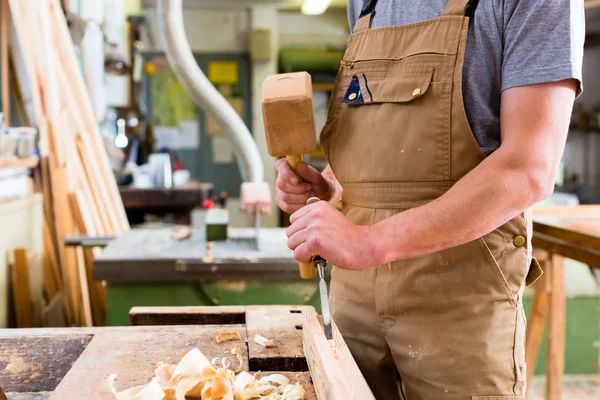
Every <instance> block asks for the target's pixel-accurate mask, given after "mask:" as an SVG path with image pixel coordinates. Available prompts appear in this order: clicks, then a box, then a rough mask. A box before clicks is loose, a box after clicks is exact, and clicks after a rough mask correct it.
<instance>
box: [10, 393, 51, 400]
mask: <svg viewBox="0 0 600 400" xmlns="http://www.w3.org/2000/svg"><path fill="white" fill-rule="evenodd" d="M50 394H51V393H50V392H27V393H15V392H8V393H7V394H6V395H7V396H8V399H9V400H48V398H50ZM0 400H1V397H0Z"/></svg>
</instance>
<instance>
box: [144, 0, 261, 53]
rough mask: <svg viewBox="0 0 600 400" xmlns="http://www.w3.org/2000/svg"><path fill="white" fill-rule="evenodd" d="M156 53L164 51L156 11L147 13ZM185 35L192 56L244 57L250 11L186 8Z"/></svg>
mask: <svg viewBox="0 0 600 400" xmlns="http://www.w3.org/2000/svg"><path fill="white" fill-rule="evenodd" d="M144 11H145V14H146V16H147V18H148V21H149V25H150V31H151V35H152V37H153V38H154V39H155V40H154V43H155V45H156V50H158V51H161V50H162V49H161V45H160V40H158V31H157V23H156V9H154V8H153V9H145V10H144ZM183 20H184V27H185V33H186V35H187V39H188V41H189V43H190V47H191V49H192V51H193V52H206V53H243V52H246V51H247V49H248V31H249V24H250V13H249V11H248V10H214V9H207V8H200V7H193V8H186V9H185V12H184V13H183Z"/></svg>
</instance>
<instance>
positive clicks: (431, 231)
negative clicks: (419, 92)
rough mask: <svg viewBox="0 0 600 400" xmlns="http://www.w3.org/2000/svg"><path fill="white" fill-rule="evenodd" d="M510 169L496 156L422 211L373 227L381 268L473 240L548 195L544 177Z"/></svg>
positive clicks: (541, 173)
mask: <svg viewBox="0 0 600 400" xmlns="http://www.w3.org/2000/svg"><path fill="white" fill-rule="evenodd" d="M527 168H529V167H527V166H524V165H518V164H516V165H511V161H509V159H508V158H507V157H504V154H503V152H502V150H498V151H497V152H496V153H494V154H492V155H491V156H490V157H488V158H487V159H486V160H484V161H483V162H482V163H481V164H480V165H479V166H478V167H477V168H475V169H474V170H473V171H471V172H470V173H469V174H467V175H466V176H464V177H463V178H462V179H461V180H460V181H458V182H457V183H456V184H455V185H454V186H453V187H452V188H451V189H450V190H449V191H448V192H447V193H445V194H444V195H443V196H441V197H440V198H438V199H436V200H434V201H432V202H431V203H428V204H426V205H424V206H421V207H417V208H413V209H410V210H407V211H404V212H401V213H399V214H397V215H395V216H393V217H391V218H388V219H386V220H384V221H382V222H380V223H378V224H376V225H373V226H372V227H371V231H370V234H371V242H372V244H373V249H372V250H373V254H374V257H376V258H377V257H381V258H380V259H378V260H377V264H384V263H388V262H392V261H396V260H401V259H409V258H413V257H418V256H422V255H425V254H429V253H433V252H436V251H440V250H443V249H447V248H450V247H455V246H459V245H461V244H464V243H467V242H470V241H472V240H475V239H477V238H479V237H481V236H483V235H485V234H487V233H489V232H491V231H493V230H494V229H496V228H497V227H499V226H501V225H502V224H504V223H505V222H507V221H509V220H510V219H512V218H513V217H515V216H516V215H518V214H519V213H520V212H522V211H523V210H524V209H526V208H527V207H529V206H531V205H532V204H534V203H535V202H537V201H539V200H541V199H542V198H544V197H547V196H548V195H549V193H548V188H546V187H542V186H543V185H540V184H539V182H543V181H550V180H551V179H552V177H547V176H544V174H547V172H546V171H543V170H542V171H531V170H526V169H527Z"/></svg>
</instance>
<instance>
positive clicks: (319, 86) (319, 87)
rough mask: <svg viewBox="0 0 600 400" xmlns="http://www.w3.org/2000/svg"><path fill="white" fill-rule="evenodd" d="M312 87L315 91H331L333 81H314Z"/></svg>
mask: <svg viewBox="0 0 600 400" xmlns="http://www.w3.org/2000/svg"><path fill="white" fill-rule="evenodd" d="M312 88H313V90H314V91H316V92H332V91H333V82H331V83H321V82H315V83H313V85H312Z"/></svg>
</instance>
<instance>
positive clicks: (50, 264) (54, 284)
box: [43, 218, 62, 299]
mask: <svg viewBox="0 0 600 400" xmlns="http://www.w3.org/2000/svg"><path fill="white" fill-rule="evenodd" d="M43 240H44V286H45V287H46V295H47V296H48V297H49V298H50V299H52V298H53V297H54V295H55V294H56V293H57V292H59V291H61V290H62V278H61V273H60V266H59V265H58V257H57V255H56V251H55V247H54V246H55V244H54V243H53V241H52V237H51V233H50V226H49V224H48V222H47V220H46V219H45V218H44V228H43Z"/></svg>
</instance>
